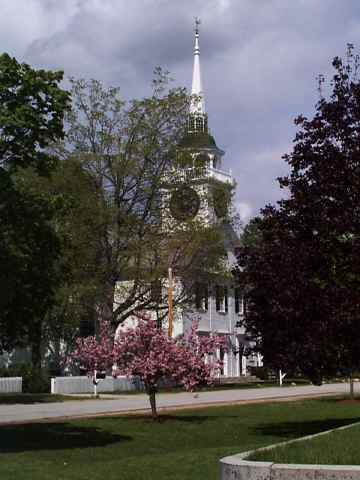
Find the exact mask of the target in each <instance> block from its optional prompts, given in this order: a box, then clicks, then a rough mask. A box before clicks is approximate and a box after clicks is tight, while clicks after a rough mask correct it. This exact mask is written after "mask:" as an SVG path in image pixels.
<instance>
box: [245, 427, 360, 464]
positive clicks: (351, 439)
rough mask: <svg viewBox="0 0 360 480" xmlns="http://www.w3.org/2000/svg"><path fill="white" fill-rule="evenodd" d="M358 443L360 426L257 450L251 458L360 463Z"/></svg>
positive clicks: (280, 461) (317, 462)
mask: <svg viewBox="0 0 360 480" xmlns="http://www.w3.org/2000/svg"><path fill="white" fill-rule="evenodd" d="M359 444H360V427H353V428H349V429H345V430H340V431H337V432H336V431H335V432H331V433H329V434H327V435H324V436H321V437H319V438H315V439H313V440H308V441H304V442H297V443H294V444H291V445H288V446H284V447H278V448H274V450H269V451H267V452H259V453H256V454H255V455H252V456H251V459H252V460H259V461H265V462H276V463H304V464H309V463H310V464H318V465H327V464H334V465H360V453H359Z"/></svg>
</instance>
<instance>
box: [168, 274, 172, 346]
mask: <svg viewBox="0 0 360 480" xmlns="http://www.w3.org/2000/svg"><path fill="white" fill-rule="evenodd" d="M168 281H169V287H168V310H169V313H168V319H169V337H170V338H171V337H172V333H173V278H172V269H171V267H169V270H168Z"/></svg>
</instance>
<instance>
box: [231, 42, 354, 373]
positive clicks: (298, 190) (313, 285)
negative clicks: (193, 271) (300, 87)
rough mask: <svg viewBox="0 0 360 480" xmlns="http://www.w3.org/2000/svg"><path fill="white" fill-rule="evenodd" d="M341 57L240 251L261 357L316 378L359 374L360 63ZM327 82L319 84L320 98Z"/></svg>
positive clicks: (251, 326)
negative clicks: (270, 201)
mask: <svg viewBox="0 0 360 480" xmlns="http://www.w3.org/2000/svg"><path fill="white" fill-rule="evenodd" d="M352 52H353V49H352V45H349V48H348V55H347V60H346V61H345V62H343V61H342V60H341V59H340V58H335V59H334V61H333V66H334V68H335V75H334V77H333V81H332V93H331V95H330V97H329V98H325V97H321V98H320V101H319V102H318V104H317V106H316V113H315V115H314V117H313V118H312V119H310V120H309V119H307V118H305V117H303V116H300V117H298V118H297V119H296V121H295V123H296V125H297V126H298V128H299V131H298V133H297V135H296V137H295V146H294V149H293V151H292V153H291V154H289V155H285V160H286V161H287V162H288V164H289V166H290V169H291V171H290V174H289V175H288V176H286V177H283V178H281V179H280V185H281V187H282V188H287V189H288V190H289V196H288V198H287V199H285V200H282V201H280V202H279V204H278V207H277V208H275V207H271V206H269V207H267V208H265V209H264V210H263V211H262V217H261V218H257V219H256V220H255V221H254V225H255V227H253V229H254V228H255V229H256V231H257V236H255V237H256V238H255V241H254V242H252V243H251V242H250V244H249V245H247V246H244V248H242V249H241V250H240V252H239V254H240V255H239V262H240V265H241V267H242V271H241V270H240V273H239V276H240V278H242V279H243V281H244V283H245V284H246V285H247V289H248V296H249V298H250V304H249V309H248V314H247V320H246V322H247V327H248V328H249V329H250V331H251V332H252V333H253V334H254V335H255V336H256V337H257V338H258V340H259V347H260V349H261V350H262V352H263V354H264V357H265V358H264V359H265V361H267V362H268V364H270V365H273V366H275V367H277V368H283V369H286V368H293V369H295V368H297V369H299V370H301V371H302V372H304V373H305V374H307V375H309V376H310V377H312V378H314V379H316V380H319V379H321V377H323V376H324V375H331V374H334V373H338V372H342V373H346V374H348V375H351V373H352V371H353V370H354V369H357V368H359V365H360V362H359V359H360V340H359V336H358V334H357V329H358V323H359V311H360V310H359V306H360V304H359V298H360V297H359V294H360V263H359V258H360V257H359V253H360V215H359V213H360V209H359V202H360V175H359V173H360V156H359V151H360V127H359V125H360V84H359V81H358V78H357V73H358V57H357V56H356V57H354V56H353V53H352ZM322 90H323V80H322V78H320V92H321V93H322Z"/></svg>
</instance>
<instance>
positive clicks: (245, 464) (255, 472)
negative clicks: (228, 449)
mask: <svg viewBox="0 0 360 480" xmlns="http://www.w3.org/2000/svg"><path fill="white" fill-rule="evenodd" d="M359 425H360V422H355V423H350V424H348V425H343V426H341V427H337V428H332V429H331V430H325V431H324V432H319V433H315V434H312V435H306V436H305V437H300V438H294V439H292V440H288V441H286V442H280V443H274V444H273V445H268V446H266V447H261V448H257V449H255V450H249V451H247V452H242V453H239V454H237V455H230V456H227V457H223V458H221V459H220V460H219V464H220V465H219V467H220V480H233V479H242V478H248V479H251V480H271V479H279V480H280V479H281V480H292V479H296V480H312V479H319V480H320V479H321V480H345V479H348V480H360V465H311V464H305V465H304V464H296V463H274V462H264V461H256V460H247V459H248V458H249V457H250V456H251V455H252V454H254V453H255V452H265V451H269V450H273V449H275V448H278V447H284V446H286V445H290V444H293V443H298V442H304V441H307V440H311V439H313V438H317V437H321V436H324V435H328V434H329V433H331V432H336V431H340V430H346V429H349V428H353V427H356V426H359Z"/></svg>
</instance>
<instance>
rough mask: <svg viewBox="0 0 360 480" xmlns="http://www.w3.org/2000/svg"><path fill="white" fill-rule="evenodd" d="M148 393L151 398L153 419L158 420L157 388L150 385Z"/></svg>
mask: <svg viewBox="0 0 360 480" xmlns="http://www.w3.org/2000/svg"><path fill="white" fill-rule="evenodd" d="M148 395H149V400H150V406H151V415H152V418H153V420H157V418H158V414H157V411H156V388H154V387H150V388H149V389H148Z"/></svg>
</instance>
